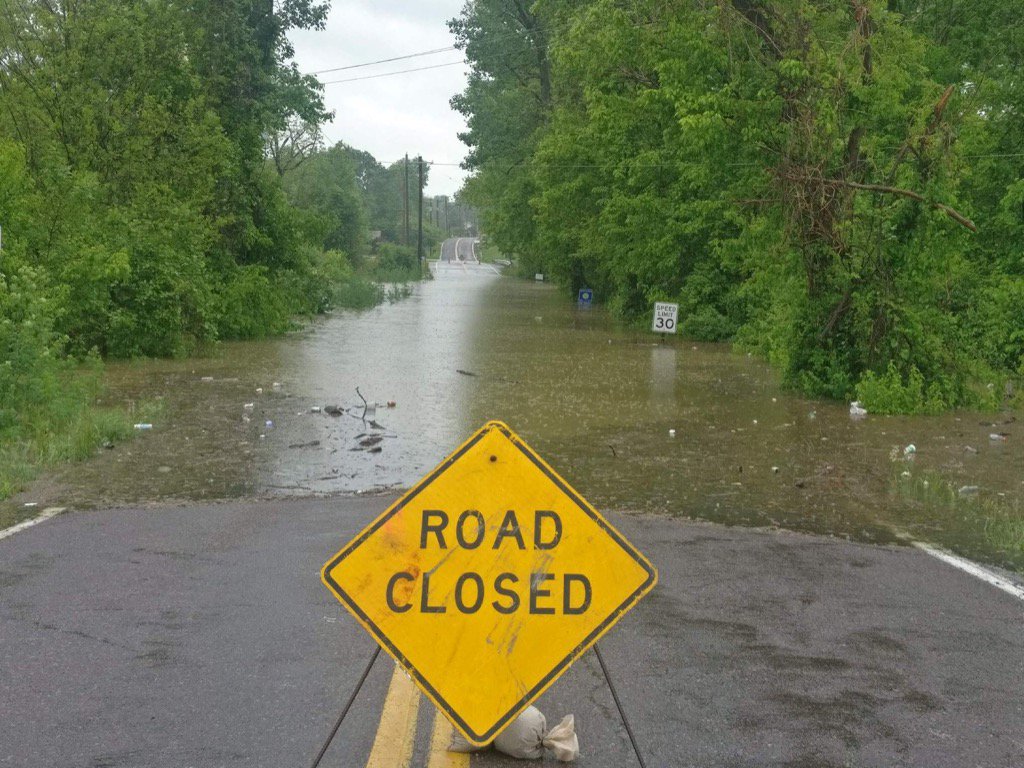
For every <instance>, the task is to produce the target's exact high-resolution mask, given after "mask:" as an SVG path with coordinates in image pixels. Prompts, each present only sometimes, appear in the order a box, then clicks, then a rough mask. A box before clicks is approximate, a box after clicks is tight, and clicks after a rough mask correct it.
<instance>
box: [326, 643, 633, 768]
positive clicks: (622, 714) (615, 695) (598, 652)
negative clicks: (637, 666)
mask: <svg viewBox="0 0 1024 768" xmlns="http://www.w3.org/2000/svg"><path fill="white" fill-rule="evenodd" d="M594 653H595V654H596V655H597V663H598V664H600V665H601V671H602V672H603V673H604V679H605V680H607V681H608V689H609V690H610V691H611V692H612V698H613V699H615V706H616V707H617V708H618V710H619V717H621V718H622V724H623V725H624V726H626V733H627V734H628V735H629V743H630V744H632V745H633V751H634V752H635V753H636V759H637V760H638V761H639V763H640V768H647V763H645V762H644V757H643V755H641V754H640V747H638V746H637V744H636V736H635V735H634V734H633V729H632V728H630V726H629V719H628V718H627V717H626V711H625V710H624V709H623V708H622V702H621V701H619V693H618V691H616V690H615V683H613V682H612V678H611V676H610V675H609V674H608V667H607V666H606V665H605V663H604V657H603V656H601V648H600V646H598V645H597V643H594ZM314 768H315V766H314Z"/></svg>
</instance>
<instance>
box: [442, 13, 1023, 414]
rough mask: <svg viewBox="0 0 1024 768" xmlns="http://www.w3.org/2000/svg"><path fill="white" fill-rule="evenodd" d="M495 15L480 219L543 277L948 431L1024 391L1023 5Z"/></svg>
mask: <svg viewBox="0 0 1024 768" xmlns="http://www.w3.org/2000/svg"><path fill="white" fill-rule="evenodd" d="M528 8H529V10H527V5H525V4H523V3H520V2H517V1H516V0H475V1H474V2H471V3H468V4H467V6H466V9H465V10H464V12H463V14H462V15H461V16H460V17H459V18H458V19H455V20H454V21H452V22H451V28H452V30H453V32H454V33H455V34H456V36H457V39H458V41H459V46H460V47H461V48H462V49H463V50H464V51H465V53H466V56H467V58H468V59H469V61H470V63H471V65H472V71H471V75H470V79H469V85H468V88H467V89H466V91H465V92H464V93H463V94H461V95H460V96H458V97H456V98H455V100H454V101H453V104H454V106H455V107H456V108H457V109H459V110H460V111H461V112H463V113H464V114H465V115H466V117H467V119H468V122H469V131H468V132H467V133H466V134H465V135H464V137H463V138H464V140H465V141H466V143H467V144H468V145H469V147H470V154H469V159H468V166H469V167H470V168H471V169H472V170H473V171H475V175H474V176H473V177H472V178H471V179H470V180H469V182H468V183H467V186H466V190H465V194H466V196H467V198H468V199H469V201H470V202H471V203H473V204H474V205H477V206H478V207H480V208H481V209H482V211H483V214H484V229H485V231H486V232H487V233H488V236H489V237H490V238H491V240H492V242H494V243H495V244H496V245H498V246H499V247H500V248H501V250H502V251H504V252H505V253H509V254H514V255H515V256H516V257H517V258H518V259H519V261H520V263H521V265H522V270H523V271H524V272H525V273H527V274H533V273H534V272H540V273H544V274H546V275H551V276H552V277H553V278H554V279H556V280H558V281H560V282H561V283H562V284H563V285H564V286H566V287H567V288H569V289H570V290H571V291H572V292H573V294H575V291H576V290H577V289H578V288H580V287H583V286H587V287H590V288H593V289H595V291H596V295H597V297H598V298H599V300H603V301H605V302H607V303H608V304H609V305H610V307H611V308H612V309H613V310H614V311H615V312H616V313H618V314H619V315H620V316H623V317H626V318H629V319H636V320H639V318H640V317H642V316H644V315H645V314H646V313H647V312H648V311H649V308H650V306H651V304H652V302H654V301H660V300H668V301H675V302H678V303H679V304H680V328H681V330H682V331H683V332H684V333H685V334H687V335H688V336H690V337H693V338H696V339H701V340H716V341H722V340H730V341H732V342H734V343H735V344H737V345H738V346H739V347H741V348H743V349H747V350H751V351H755V352H757V353H760V354H761V355H763V356H764V357H765V358H767V359H768V360H770V361H771V362H772V363H773V364H774V365H775V366H776V367H777V368H778V369H779V370H780V371H781V372H782V375H783V377H784V380H785V381H786V382H787V383H788V384H789V385H791V386H793V387H795V388H798V389H799V390H801V391H803V392H805V393H808V394H811V395H816V396H827V397H833V398H844V399H853V398H854V397H859V399H860V400H861V401H862V402H863V403H864V405H865V406H866V407H867V408H868V409H869V410H871V411H879V412H906V413H922V412H924V413H927V412H934V411H937V410H945V409H948V408H954V407H960V406H980V407H985V406H990V405H993V404H994V403H997V402H998V397H995V396H994V395H993V393H997V394H998V395H999V396H1001V395H1002V393H1003V391H1004V382H1005V381H1007V380H1009V379H1014V378H1019V377H1021V376H1022V375H1024V245H1022V243H1024V151H1022V147H1024V88H1022V80H1021V78H1020V76H1019V63H1020V62H1019V58H1020V53H1021V51H1022V50H1024V27H1022V26H1021V24H1020V23H1019V17H1020V14H1021V12H1022V11H1024V6H1022V5H1021V3H1020V2H1019V0H1014V1H1013V2H1009V3H1007V2H996V1H995V0H981V1H980V2H967V0H938V2H930V3H921V2H918V1H917V0H891V1H890V2H875V1H874V0H854V2H849V3H834V2H820V1H818V0H758V1H757V2H750V1H748V0H742V1H741V0H731V1H726V2H704V1H703V0H667V1H666V0H632V1H631V2H629V3H622V2H618V1H617V0H582V1H579V0H572V1H571V2H570V1H569V0H541V1H540V2H537V3H535V4H533V5H532V6H528Z"/></svg>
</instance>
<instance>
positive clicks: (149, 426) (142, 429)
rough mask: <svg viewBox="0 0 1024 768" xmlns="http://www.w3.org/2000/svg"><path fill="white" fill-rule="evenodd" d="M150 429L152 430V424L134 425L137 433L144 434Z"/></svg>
mask: <svg viewBox="0 0 1024 768" xmlns="http://www.w3.org/2000/svg"><path fill="white" fill-rule="evenodd" d="M152 428H153V425H152V424H136V425H135V429H137V430H138V431H139V432H145V431H147V430H150V429H152Z"/></svg>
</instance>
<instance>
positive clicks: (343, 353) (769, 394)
mask: <svg viewBox="0 0 1024 768" xmlns="http://www.w3.org/2000/svg"><path fill="white" fill-rule="evenodd" d="M435 271H436V273H437V275H436V279H434V280H432V281H428V282H425V283H423V284H422V285H419V286H417V287H416V289H415V291H414V293H413V295H412V296H411V297H409V298H406V299H404V300H402V301H399V302H397V303H394V304H386V305H382V306H380V307H377V308H375V309H372V310H368V311H363V312H339V313H337V314H335V315H333V316H331V317H329V318H327V319H325V320H322V321H319V322H317V323H315V324H313V325H311V326H310V327H308V328H306V329H305V330H303V331H302V332H299V333H295V334H292V335H290V336H287V337H284V338H279V339H274V340H271V341H266V342H248V343H238V344H224V345H222V346H221V347H220V348H219V350H218V352H217V353H216V355H215V356H213V357H211V358H208V359H191V360H186V361H156V362H153V361H147V362H138V363H126V364H116V365H111V366H110V368H109V392H108V395H107V399H108V400H109V401H111V402H124V401H131V402H138V401H142V400H147V399H152V398H155V397H160V398H163V399H164V402H165V408H164V412H163V414H162V416H161V417H160V418H159V419H158V421H157V423H156V425H155V428H154V429H153V430H152V431H149V432H145V433H143V434H141V435H140V436H139V439H137V440H135V441H133V442H130V443H127V444H123V445H119V446H116V447H114V448H113V449H112V450H107V451H103V452H102V454H101V455H99V456H97V457H96V458H95V459H93V460H91V461H89V462H85V463H83V464H80V465H76V466H72V467H69V468H67V469H66V470H63V471H62V472H61V473H59V475H57V476H56V478H52V479H51V480H49V481H47V482H46V483H45V484H41V485H40V486H39V487H38V488H36V489H33V493H36V494H37V495H39V496H40V497H41V498H43V499H44V501H46V502H47V503H63V504H69V505H72V506H75V507H90V506H98V505H107V504H113V503H124V502H153V501H167V500H180V499H196V500H202V499H217V498H229V497H238V496H277V495H282V496H284V495H296V494H301V495H309V494H324V495H327V494H338V493H366V492H377V491H381V490H386V489H393V488H401V487H407V486H409V485H411V484H412V483H413V482H415V481H416V480H417V479H419V478H420V477H421V476H422V475H424V474H425V473H426V472H428V471H429V470H430V469H432V468H433V467H434V466H435V465H436V464H437V463H439V462H440V461H441V460H442V459H443V458H444V457H445V456H446V455H447V454H448V453H450V452H451V451H452V450H454V449H455V448H456V447H457V446H458V445H459V444H460V443H461V442H462V441H463V440H464V439H465V438H466V437H468V436H469V434H470V433H471V432H472V431H473V430H475V429H476V428H477V427H479V426H481V425H482V424H483V423H484V422H486V421H487V420H490V419H500V420H502V421H505V422H507V423H508V424H509V425H510V426H511V427H512V428H513V429H514V430H516V431H517V432H519V433H520V434H521V435H522V436H523V437H524V439H526V440H527V441H528V442H529V443H530V444H531V445H532V446H533V447H534V448H535V449H536V450H537V451H538V452H539V453H540V454H541V455H542V456H544V457H545V458H546V459H547V460H548V461H549V462H550V463H551V464H552V465H553V466H554V467H555V469H556V470H558V471H559V472H560V473H561V474H562V475H563V476H564V477H566V479H568V480H569V482H570V483H572V484H573V485H574V486H575V487H576V488H577V489H578V490H579V491H580V492H581V493H582V494H583V495H584V496H585V497H587V498H588V499H589V500H590V501H591V502H593V503H594V504H595V506H597V507H598V509H614V510H619V511H630V512H655V513H669V514H673V515H680V516H686V517H692V518H700V519H706V520H713V521H718V522H724V523H728V524H742V525H756V526H781V527H785V528H789V529H794V530H800V531H808V532H815V533H826V534H834V535H837V536H843V537H848V538H852V539H856V540H862V541H872V542H891V541H894V540H896V538H897V536H898V535H899V534H901V533H903V534H906V535H910V536H912V537H915V538H920V539H924V540H928V541H932V542H936V543H939V544H942V545H945V546H949V547H952V548H954V549H956V550H957V551H960V552H961V553H963V554H966V555H968V556H971V557H975V558H978V559H981V560H985V561H987V562H991V563H995V564H998V565H1003V566H1007V567H1015V568H1018V569H1024V545H1022V543H1021V541H1020V539H1017V540H1016V541H1014V540H1012V538H1008V537H1009V536H1010V534H1008V533H1007V531H1011V532H1012V531H1014V530H1016V531H1018V532H1019V531H1020V530H1021V525H1022V524H1021V522H1020V521H1021V519H1022V518H1024V472H1022V469H1024V416H1022V415H1021V414H1015V413H1012V412H1009V411H1004V412H1000V413H996V414H978V413H969V412H960V413H954V414H948V415H944V416H940V417H879V416H874V415H869V416H868V417H867V418H866V419H863V420H859V421H855V420H852V419H851V418H850V416H849V413H848V406H847V405H845V404H838V403H831V402H822V401H812V400H807V399H804V398H801V397H797V396H794V395H793V394H792V393H791V392H788V391H786V390H783V389H782V388H781V387H780V386H779V383H778V377H777V376H776V374H775V373H774V372H773V371H772V370H771V369H770V368H769V367H768V366H767V365H765V364H764V363H763V362H761V361H759V360H757V359H753V358H750V357H748V356H746V355H741V354H737V353H734V352H733V351H731V350H730V348H729V347H727V346H724V345H707V344H700V345H693V344H691V343H689V342H685V341H683V340H682V339H676V338H669V339H667V340H662V339H660V337H658V336H655V335H653V334H648V333H644V332H642V331H637V330H635V329H632V330H627V329H623V328H621V327H619V326H618V325H617V324H616V323H615V322H614V321H613V320H612V319H611V318H610V317H609V316H608V314H607V313H606V312H605V311H604V310H603V309H601V308H599V307H598V308H593V309H582V308H578V307H576V306H574V305H572V304H571V303H569V302H567V301H566V300H565V298H564V295H563V294H560V293H559V292H558V291H556V290H555V289H554V288H552V287H550V286H549V285H546V284H541V283H533V282H526V281H521V280H516V279H513V278H511V277H501V276H499V274H498V271H497V270H496V269H495V268H493V267H490V266H488V265H476V264H467V263H459V262H443V263H441V264H439V265H437V266H436V267H435ZM357 388H358V390H359V393H361V396H362V397H365V398H366V400H367V401H369V402H370V403H371V404H372V403H377V406H376V409H375V413H373V414H366V418H363V401H362V398H361V396H360V394H359V393H357ZM258 390H262V391H261V392H259V391H258ZM389 401H390V402H393V403H394V406H393V407H389ZM325 406H336V407H337V408H338V409H339V410H340V411H341V414H340V415H333V416H332V415H329V414H328V413H325V412H324V411H323V409H324V407H325ZM315 409H320V410H319V411H317V410H315ZM673 430H674V432H673ZM990 436H995V438H996V439H993V437H990ZM911 445H912V446H913V449H910V448H909V446H911ZM965 486H966V488H965ZM960 489H963V492H961V490H960ZM26 498H28V497H26V496H24V495H23V496H22V497H21V499H26ZM1018 535H1019V534H1018Z"/></svg>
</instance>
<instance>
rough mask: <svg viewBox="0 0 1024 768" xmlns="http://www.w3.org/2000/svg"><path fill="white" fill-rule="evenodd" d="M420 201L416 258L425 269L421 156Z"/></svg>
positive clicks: (421, 159) (421, 160) (420, 159)
mask: <svg viewBox="0 0 1024 768" xmlns="http://www.w3.org/2000/svg"><path fill="white" fill-rule="evenodd" d="M419 161H420V200H419V233H418V234H417V235H416V257H417V258H418V259H419V262H420V269H423V157H422V156H420V158H419Z"/></svg>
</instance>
